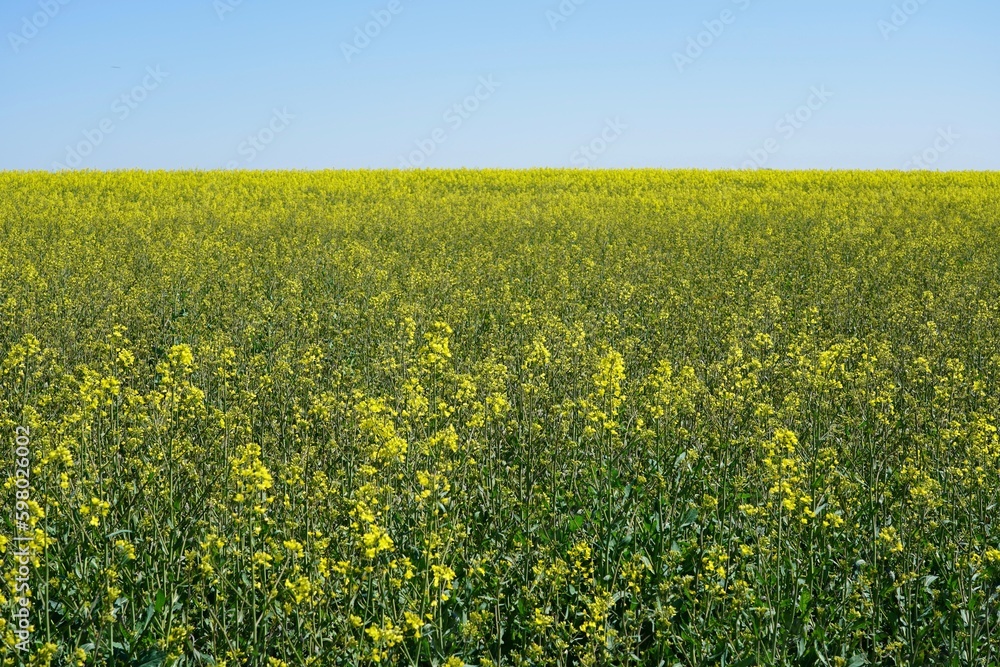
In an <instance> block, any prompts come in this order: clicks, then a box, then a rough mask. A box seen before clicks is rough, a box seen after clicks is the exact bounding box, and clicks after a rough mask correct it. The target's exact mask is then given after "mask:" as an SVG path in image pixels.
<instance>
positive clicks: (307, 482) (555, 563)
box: [0, 170, 1000, 667]
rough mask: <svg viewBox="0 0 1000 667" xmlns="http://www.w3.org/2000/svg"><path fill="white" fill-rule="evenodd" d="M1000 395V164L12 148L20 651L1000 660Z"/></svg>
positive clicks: (10, 598)
mask: <svg viewBox="0 0 1000 667" xmlns="http://www.w3.org/2000/svg"><path fill="white" fill-rule="evenodd" d="M998 421H1000V175H997V174H986V173H950V174H935V173H908V174H904V173H894V172H869V173H860V172H798V173H796V172H791V173H777V172H703V171H642V170H637V171H621V172H615V171H592V172H591V171H559V170H539V171H419V172H391V171H371V172H366V171H359V172H313V173H310V172H270V173H268V172H262V173H254V172H201V173H197V172H191V173H168V172H160V173H155V172H153V173H144V172H117V173H101V172H78V173H61V174H41V173H11V172H8V173H2V174H0V432H2V433H3V440H4V445H3V447H2V448H0V463H2V466H3V478H4V481H5V485H4V487H3V492H2V493H0V504H2V507H3V512H2V515H3V517H4V519H3V523H2V524H0V527H2V533H0V551H2V552H3V569H2V572H3V577H4V582H5V583H4V585H3V587H2V590H0V610H2V616H0V637H2V638H3V649H2V650H3V654H2V656H0V659H2V661H3V664H4V665H18V664H31V665H77V666H80V667H82V666H84V665H133V666H135V667H139V666H140V665H141V666H144V667H157V666H159V665H164V666H166V665H184V666H192V665H216V666H218V667H223V666H225V667H236V666H239V665H255V666H256V665H260V666H266V667H296V666H300V665H315V666H325V665H441V666H446V667H461V666H462V665H476V666H482V667H494V666H500V665H511V666H525V665H581V666H591V665H595V666H596V665H664V666H668V667H669V666H672V665H684V666H700V665H726V666H730V667H736V666H737V665H825V666H831V667H860V666H861V665H868V664H871V665H956V666H957V665H979V666H987V665H997V664H1000V526H998V525H997V524H998V522H1000V521H998V519H1000V507H998V503H1000V437H998V431H997V428H998ZM22 620H24V622H22Z"/></svg>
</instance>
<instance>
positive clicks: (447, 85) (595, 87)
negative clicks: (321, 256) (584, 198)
mask: <svg viewBox="0 0 1000 667" xmlns="http://www.w3.org/2000/svg"><path fill="white" fill-rule="evenodd" d="M998 24H1000V3H997V2H996V1H995V0H949V1H948V2H945V0H923V1H921V0H906V1H905V2H904V1H902V0H825V1H821V0H808V1H805V2H791V1H790V0H785V1H784V2H782V1H780V0H709V1H703V2H702V1H697V2H691V1H690V0H687V1H681V0H659V1H656V2H654V1H649V0H615V1H614V2H612V1H611V0H507V1H506V2H487V1H485V0H466V1H465V2H456V1H452V0H447V1H445V0H438V1H437V2H433V1H432V0H371V1H369V0H338V1H336V2H319V1H312V2H306V1H304V0H286V1H285V2H281V3H278V2H273V1H272V2H265V1H264V0H242V2H240V1H239V0H172V1H171V2H149V1H147V2H125V1H122V0H101V1H100V2H98V0H5V2H4V3H3V4H2V5H0V34H2V36H3V43H2V44H0V122H2V127H3V132H2V133H0V169H44V170H49V169H60V168H63V167H77V168H87V169H121V168H143V169H154V168H164V169H184V168H196V169H218V168H227V167H228V168H245V169H321V168H362V167H366V168H398V167H414V166H420V167H519V168H520V167H540V166H549V167H590V168H618V167H699V168H724V169H725V168H757V167H767V168H775V169H798V168H821V169H829V168H863V169H902V168H930V169H941V170H953V169H1000V122H998V120H997V119H998V118H1000V85H998V84H1000V39H998V37H997V35H998V34H1000V33H998V29H997V25H998ZM366 31H367V33H368V34H365V33H366Z"/></svg>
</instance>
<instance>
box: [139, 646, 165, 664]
mask: <svg viewBox="0 0 1000 667" xmlns="http://www.w3.org/2000/svg"><path fill="white" fill-rule="evenodd" d="M166 657H167V653H166V651H161V650H159V649H153V650H151V651H148V652H147V653H145V654H143V655H142V656H141V657H139V658H136V659H135V661H134V662H133V665H135V667H160V665H162V664H163V660H164V658H166Z"/></svg>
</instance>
